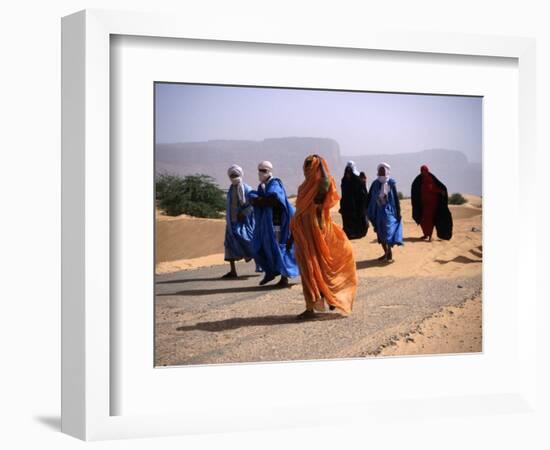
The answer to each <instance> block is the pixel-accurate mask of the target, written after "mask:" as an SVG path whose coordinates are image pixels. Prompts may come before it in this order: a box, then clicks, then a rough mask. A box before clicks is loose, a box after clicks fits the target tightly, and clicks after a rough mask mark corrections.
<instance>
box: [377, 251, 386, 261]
mask: <svg viewBox="0 0 550 450" xmlns="http://www.w3.org/2000/svg"><path fill="white" fill-rule="evenodd" d="M385 260H386V254H385V253H384V254H383V255H382V256H381V257H380V258H378V259H377V261H385Z"/></svg>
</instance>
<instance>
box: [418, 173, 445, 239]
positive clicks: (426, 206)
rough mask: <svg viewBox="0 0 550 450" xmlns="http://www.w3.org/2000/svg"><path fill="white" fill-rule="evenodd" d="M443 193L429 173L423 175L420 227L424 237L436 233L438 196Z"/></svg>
mask: <svg viewBox="0 0 550 450" xmlns="http://www.w3.org/2000/svg"><path fill="white" fill-rule="evenodd" d="M440 193H441V189H439V188H438V187H437V186H436V185H435V184H434V182H433V179H432V177H431V176H430V174H429V173H426V174H424V173H423V174H422V184H421V199H422V219H421V220H420V226H421V227H422V232H423V233H424V236H431V235H432V233H433V231H434V225H435V214H436V212H437V203H438V196H439V194H440Z"/></svg>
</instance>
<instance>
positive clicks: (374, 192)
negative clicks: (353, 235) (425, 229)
mask: <svg viewBox="0 0 550 450" xmlns="http://www.w3.org/2000/svg"><path fill="white" fill-rule="evenodd" d="M388 184H389V186H390V190H389V192H388V197H387V201H386V203H385V204H384V205H381V204H380V202H379V201H378V194H379V193H380V189H381V187H382V183H380V181H378V180H374V181H373V182H372V184H371V186H370V191H369V206H368V209H367V215H368V216H369V220H370V221H371V222H372V224H373V226H374V228H375V231H376V234H377V236H378V242H379V243H381V244H389V245H390V246H394V245H403V225H402V223H401V211H400V205H399V197H398V196H397V188H396V184H395V180H394V179H393V178H390V179H389V181H388Z"/></svg>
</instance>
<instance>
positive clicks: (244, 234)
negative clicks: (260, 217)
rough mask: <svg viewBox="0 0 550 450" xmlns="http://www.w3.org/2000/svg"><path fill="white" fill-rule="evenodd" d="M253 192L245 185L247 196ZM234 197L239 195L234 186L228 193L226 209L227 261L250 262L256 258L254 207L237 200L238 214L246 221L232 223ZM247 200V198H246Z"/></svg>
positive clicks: (225, 242) (225, 241)
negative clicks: (254, 246) (253, 240)
mask: <svg viewBox="0 0 550 450" xmlns="http://www.w3.org/2000/svg"><path fill="white" fill-rule="evenodd" d="M250 191H252V188H251V187H250V186H248V185H247V184H245V185H244V192H245V196H248V194H249V193H250ZM233 195H237V193H236V192H235V189H233V188H232V186H230V187H229V190H228V191H227V204H226V209H225V222H226V226H225V240H224V243H223V245H224V247H225V260H226V261H230V260H240V259H243V258H244V259H246V260H247V261H249V260H250V259H252V258H253V257H254V249H253V247H252V238H253V236H254V223H255V221H254V211H253V209H252V205H250V204H249V203H248V201H247V202H246V203H245V204H242V203H241V202H240V201H238V200H237V213H240V214H243V215H244V216H245V219H244V221H243V222H239V221H238V220H237V221H236V222H232V221H231V203H232V200H233ZM245 198H247V197H245Z"/></svg>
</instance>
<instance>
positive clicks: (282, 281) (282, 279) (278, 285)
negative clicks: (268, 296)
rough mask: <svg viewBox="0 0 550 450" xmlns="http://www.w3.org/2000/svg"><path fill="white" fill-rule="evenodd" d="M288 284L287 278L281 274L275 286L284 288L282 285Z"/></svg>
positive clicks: (286, 285)
mask: <svg viewBox="0 0 550 450" xmlns="http://www.w3.org/2000/svg"><path fill="white" fill-rule="evenodd" d="M288 286H290V283H289V282H288V278H287V277H285V276H281V279H280V280H279V282H278V283H277V287H281V288H284V287H288Z"/></svg>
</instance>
